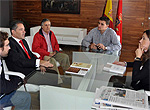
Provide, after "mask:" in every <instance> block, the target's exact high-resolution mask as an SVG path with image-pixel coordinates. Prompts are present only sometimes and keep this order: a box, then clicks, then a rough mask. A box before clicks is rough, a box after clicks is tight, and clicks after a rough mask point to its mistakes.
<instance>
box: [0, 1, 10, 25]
mask: <svg viewBox="0 0 150 110" xmlns="http://www.w3.org/2000/svg"><path fill="white" fill-rule="evenodd" d="M10 19H12V1H11V0H6V1H4V0H0V27H9V23H10Z"/></svg>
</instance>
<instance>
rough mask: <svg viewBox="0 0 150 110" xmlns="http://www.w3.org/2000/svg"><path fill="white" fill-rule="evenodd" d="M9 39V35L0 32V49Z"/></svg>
mask: <svg viewBox="0 0 150 110" xmlns="http://www.w3.org/2000/svg"><path fill="white" fill-rule="evenodd" d="M7 38H8V33H7V32H2V31H0V48H3V47H4V42H5V40H6V39H7Z"/></svg>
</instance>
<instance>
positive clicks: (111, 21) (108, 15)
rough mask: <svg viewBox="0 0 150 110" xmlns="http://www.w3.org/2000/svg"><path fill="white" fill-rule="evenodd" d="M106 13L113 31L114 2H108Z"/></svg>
mask: <svg viewBox="0 0 150 110" xmlns="http://www.w3.org/2000/svg"><path fill="white" fill-rule="evenodd" d="M106 2H107V3H106V6H105V11H104V16H106V17H108V18H109V19H110V24H109V27H110V28H112V29H113V18H112V0H107V1H106Z"/></svg>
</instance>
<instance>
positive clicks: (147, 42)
mask: <svg viewBox="0 0 150 110" xmlns="http://www.w3.org/2000/svg"><path fill="white" fill-rule="evenodd" d="M135 54H136V57H135V60H134V62H114V64H117V65H122V66H127V67H133V71H132V82H131V86H132V87H133V89H135V90H140V89H144V90H150V68H149V67H150V30H146V31H144V32H143V36H142V39H141V40H140V41H139V47H138V48H137V49H136V51H135Z"/></svg>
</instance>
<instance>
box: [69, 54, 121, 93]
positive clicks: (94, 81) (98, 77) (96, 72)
mask: <svg viewBox="0 0 150 110" xmlns="http://www.w3.org/2000/svg"><path fill="white" fill-rule="evenodd" d="M116 60H119V57H118V56H114V55H106V54H100V53H91V52H73V62H84V63H90V64H92V68H91V70H90V71H89V72H88V73H87V74H86V75H85V76H84V77H83V78H82V80H81V81H80V82H79V80H78V81H76V80H77V79H79V78H80V77H78V76H73V80H74V79H76V80H75V81H72V83H73V84H75V83H80V84H78V87H77V88H75V89H77V90H82V91H90V92H95V90H96V88H100V87H101V86H107V85H108V82H109V79H110V77H111V76H112V75H116V74H113V73H109V72H105V71H103V67H104V66H105V65H106V63H107V62H110V63H112V62H114V61H116ZM74 77H75V78H74ZM80 79H81V78H80Z"/></svg>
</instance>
